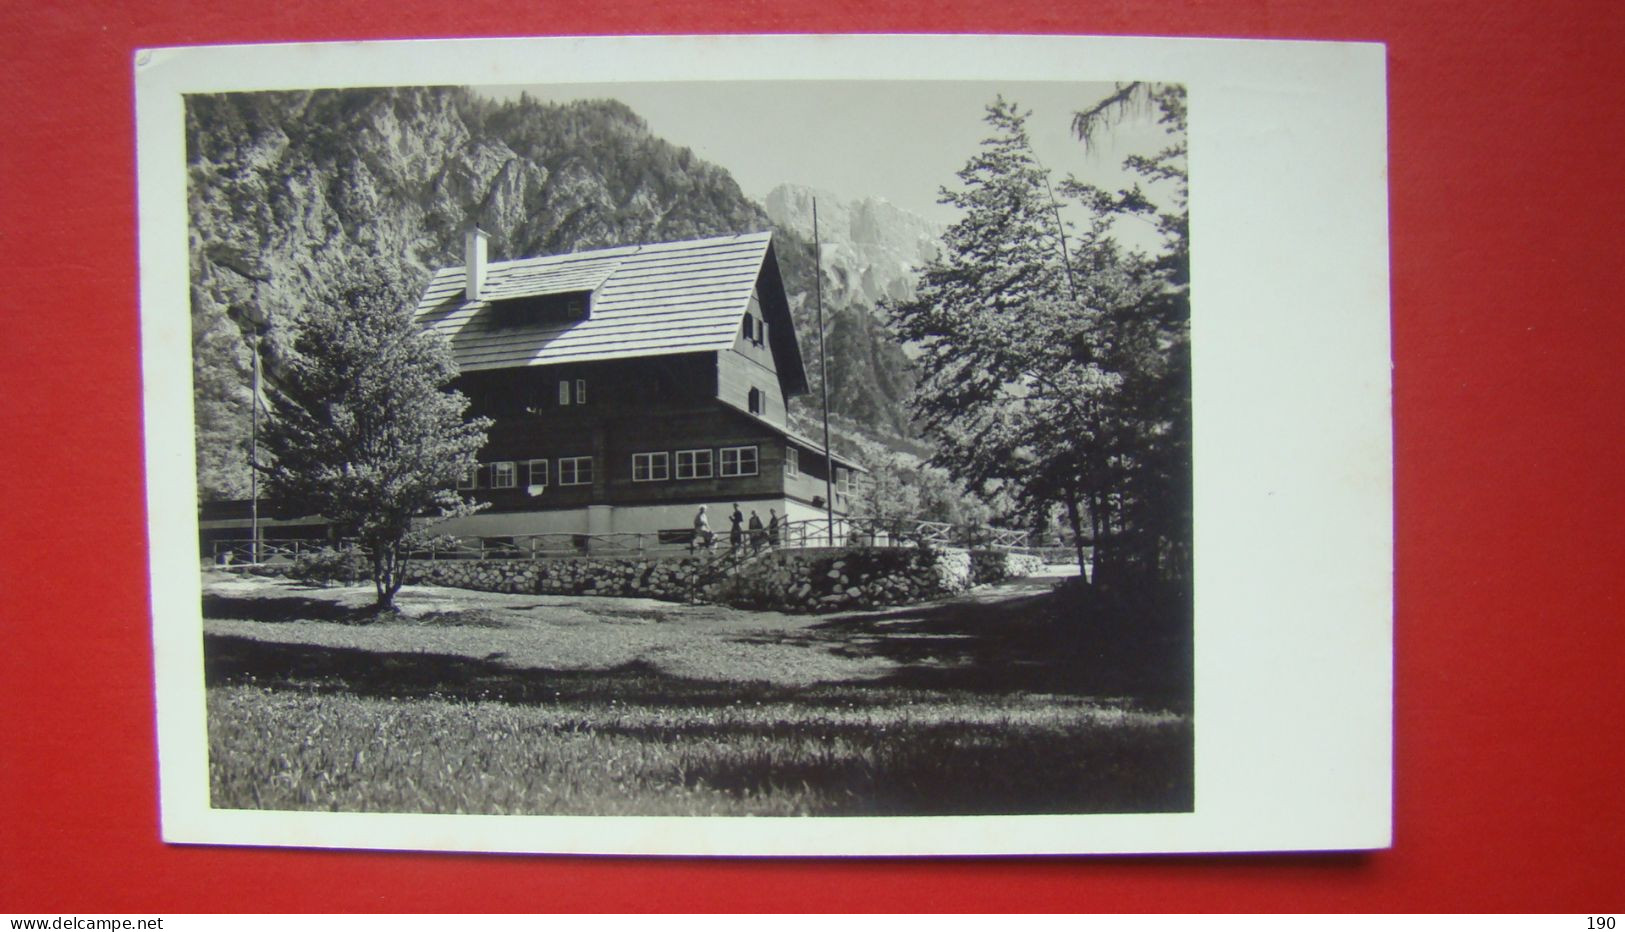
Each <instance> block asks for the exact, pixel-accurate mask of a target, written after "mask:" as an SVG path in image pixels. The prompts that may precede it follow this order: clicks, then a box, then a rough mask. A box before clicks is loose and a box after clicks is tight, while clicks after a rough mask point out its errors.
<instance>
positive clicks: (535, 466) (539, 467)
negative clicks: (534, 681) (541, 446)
mask: <svg viewBox="0 0 1625 932" xmlns="http://www.w3.org/2000/svg"><path fill="white" fill-rule="evenodd" d="M525 484H526V485H528V486H530V487H531V488H536V487H538V486H539V487H541V488H544V489H545V488H547V460H531V461H530V462H528V463H526V464H525Z"/></svg>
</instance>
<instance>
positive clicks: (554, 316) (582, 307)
mask: <svg viewBox="0 0 1625 932" xmlns="http://www.w3.org/2000/svg"><path fill="white" fill-rule="evenodd" d="M591 316H592V292H590V291H566V292H562V293H559V294H539V295H527V296H526V297H523V298H507V299H502V300H495V301H492V302H491V326H492V328H493V329H504V328H508V327H523V326H527V325H530V324H567V323H571V322H572V321H578V320H586V319H587V318H589V317H591Z"/></svg>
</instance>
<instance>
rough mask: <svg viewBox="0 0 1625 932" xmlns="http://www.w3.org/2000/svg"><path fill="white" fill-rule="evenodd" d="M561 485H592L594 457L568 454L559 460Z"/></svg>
mask: <svg viewBox="0 0 1625 932" xmlns="http://www.w3.org/2000/svg"><path fill="white" fill-rule="evenodd" d="M559 485H592V457H590V456H567V457H564V458H563V459H561V460H559Z"/></svg>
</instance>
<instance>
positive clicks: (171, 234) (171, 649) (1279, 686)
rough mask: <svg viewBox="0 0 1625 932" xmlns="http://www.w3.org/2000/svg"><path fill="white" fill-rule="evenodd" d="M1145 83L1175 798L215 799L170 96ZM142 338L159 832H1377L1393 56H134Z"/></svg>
mask: <svg viewBox="0 0 1625 932" xmlns="http://www.w3.org/2000/svg"><path fill="white" fill-rule="evenodd" d="M787 79H799V80H847V81H849V80H875V81H887V80H954V81H968V80H988V81H1043V80H1054V81H1100V80H1105V81H1109V80H1125V79H1146V80H1162V81H1178V82H1182V83H1184V84H1186V85H1187V87H1188V90H1189V100H1190V137H1189V138H1190V150H1191V156H1190V170H1191V204H1190V208H1191V241H1192V281H1193V286H1192V353H1193V398H1194V406H1195V417H1196V426H1195V451H1196V452H1195V455H1196V476H1195V479H1196V591H1197V611H1196V668H1195V669H1196V704H1195V707H1196V716H1195V732H1196V807H1195V812H1193V813H1187V814H1137V815H1079V816H975V817H909V818H847V817H841V818H819V819H761V818H756V819H746V818H620V817H568V818H565V817H541V816H534V817H529V816H524V817H522V816H449V815H401V814H382V813H308V812H250V811H227V810H214V809H211V808H209V804H208V766H207V748H208V743H207V734H206V729H205V714H204V691H203V649H202V648H203V645H202V618H201V610H200V599H199V576H198V569H197V526H196V501H197V499H196V486H195V473H194V454H193V433H192V387H191V355H190V352H191V340H190V329H189V328H190V322H189V315H188V312H187V307H188V281H187V275H188V260H187V218H186V174H185V154H184V138H183V128H184V113H183V109H182V95H183V94H187V93H209V92H225V91H248V90H267V89H277V88H292V87H301V88H304V87H311V88H314V87H339V86H392V85H465V84H466V85H497V84H540V83H549V82H558V83H597V82H614V81H651V80H717V81H727V80H787ZM136 111H137V136H138V165H139V204H140V246H141V286H140V288H141V291H140V294H141V336H142V357H143V375H144V381H143V392H144V403H145V409H144V410H145V430H146V435H145V436H146V457H147V462H146V465H147V490H148V502H147V504H148V513H149V545H150V548H151V565H152V608H153V616H154V619H155V621H154V629H153V633H154V652H155V676H156V683H157V729H158V743H159V755H160V765H161V803H162V807H161V808H162V825H163V837H164V838H165V840H167V841H171V842H181V843H211V844H249V845H299V846H315V847H351V848H399V849H423V850H483V851H508V852H559V853H603V854H688V855H711V854H716V855H808V854H905V855H929V854H1045V853H1074V852H1077V853H1084V852H1194V851H1244V850H1324V849H1359V848H1376V847H1384V846H1386V845H1388V844H1389V842H1390V837H1391V835H1390V831H1391V827H1390V822H1391V791H1392V790H1391V786H1392V766H1391V760H1392V701H1391V694H1392V550H1393V548H1392V539H1393V522H1392V440H1391V420H1390V368H1391V365H1390V352H1389V316H1388V245H1387V172H1386V164H1387V163H1386V131H1387V116H1386V90H1385V58H1384V50H1383V48H1382V46H1380V45H1375V44H1361V43H1309V42H1277V41H1270V42H1258V41H1235V40H1195V39H1183V40H1182V39H1147V38H1080V37H1032V36H1023V37H1009V36H1006V37H990V36H951V37H950V36H910V37H900V36H776V37H659V38H625V37H623V38H615V37H601V38H554V39H489V40H437V41H421V42H416V41H414V42H377V43H332V44H311V45H263V46H216V47H202V48H191V49H157V50H148V51H142V52H139V53H137V57H136Z"/></svg>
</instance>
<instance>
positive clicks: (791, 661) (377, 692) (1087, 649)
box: [205, 578, 1192, 816]
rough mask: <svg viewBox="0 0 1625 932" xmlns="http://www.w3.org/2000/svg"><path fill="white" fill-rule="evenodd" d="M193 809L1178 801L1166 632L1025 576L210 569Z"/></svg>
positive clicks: (684, 811) (1183, 750)
mask: <svg viewBox="0 0 1625 932" xmlns="http://www.w3.org/2000/svg"><path fill="white" fill-rule="evenodd" d="M205 592H206V595H205V616H206V622H205V645H206V670H207V687H208V688H207V701H208V723H209V774H210V788H211V794H212V801H213V805H214V806H216V807H217V808H248V809H292V810H335V811H369V812H429V813H491V814H569V815H764V816H788V815H819V816H839V815H948V814H1018V813H1067V812H1080V813H1081V812H1149V811H1188V810H1189V809H1190V808H1191V805H1192V723H1191V713H1190V663H1189V638H1188V630H1187V631H1186V632H1185V634H1184V636H1183V637H1181V636H1179V634H1178V632H1174V633H1172V634H1169V633H1163V634H1157V633H1156V632H1157V631H1160V630H1162V628H1164V627H1167V626H1148V627H1147V628H1146V629H1145V630H1144V631H1143V632H1141V636H1140V637H1137V638H1136V637H1125V636H1124V634H1125V632H1123V631H1106V630H1103V629H1101V628H1100V627H1098V626H1094V625H1091V624H1090V623H1089V622H1088V621H1087V620H1080V619H1068V618H1060V617H1056V615H1055V613H1054V600H1053V598H1052V597H1051V596H1049V594H1048V593H1047V591H1046V590H1045V588H1044V586H1043V584H1041V583H1037V582H1031V581H1029V582H1027V583H1024V584H1023V583H1018V584H1015V585H1010V586H1004V587H995V588H992V589H987V590H980V591H978V592H977V593H973V594H971V595H968V596H962V597H959V598H956V599H949V600H943V601H939V602H935V603H928V604H926V605H922V606H914V607H908V608H900V609H890V610H885V611H874V612H857V613H847V614H843V615H835V616H791V615H780V614H776V613H762V612H744V611H737V610H733V609H727V608H723V607H718V606H680V605H670V604H665V603H658V602H652V601H646V600H635V599H609V598H592V597H555V596H503V595H492V594H483V593H467V592H458V591H454V590H439V589H427V588H409V589H407V590H405V591H403V593H402V599H401V604H402V608H403V611H402V613H401V614H400V615H399V616H395V617H385V618H384V619H381V620H367V619H366V616H365V615H364V614H363V613H362V612H360V611H359V608H360V606H361V605H362V603H364V602H365V601H366V599H367V598H368V594H369V593H370V589H365V588H361V587H355V588H333V589H317V588H311V587H305V586H300V585H298V584H294V583H288V582H284V581H271V580H226V579H224V578H217V579H213V580H211V581H210V582H209V583H208V585H207V586H206V590H205Z"/></svg>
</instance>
